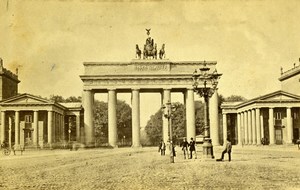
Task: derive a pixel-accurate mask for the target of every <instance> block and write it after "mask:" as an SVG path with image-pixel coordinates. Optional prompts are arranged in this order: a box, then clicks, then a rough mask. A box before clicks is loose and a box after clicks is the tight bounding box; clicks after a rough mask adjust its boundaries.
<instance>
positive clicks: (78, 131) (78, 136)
mask: <svg viewBox="0 0 300 190" xmlns="http://www.w3.org/2000/svg"><path fill="white" fill-rule="evenodd" d="M80 135H81V134H80V113H78V114H76V141H77V142H80Z"/></svg>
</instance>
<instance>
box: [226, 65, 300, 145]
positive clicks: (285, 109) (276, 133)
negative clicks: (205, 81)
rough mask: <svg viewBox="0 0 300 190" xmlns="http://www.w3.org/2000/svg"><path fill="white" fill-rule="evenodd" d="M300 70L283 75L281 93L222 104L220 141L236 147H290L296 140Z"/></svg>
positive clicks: (299, 121) (299, 120) (299, 133)
mask: <svg viewBox="0 0 300 190" xmlns="http://www.w3.org/2000/svg"><path fill="white" fill-rule="evenodd" d="M299 76H300V66H294V68H292V69H290V70H288V71H286V72H283V71H281V76H280V77H279V81H280V82H281V90H278V91H276V92H272V93H269V94H266V95H263V96H259V97H257V98H253V99H251V100H248V101H244V102H224V103H223V104H222V105H221V108H222V114H223V119H222V126H223V127H222V128H223V132H222V134H223V139H226V138H227V137H229V138H230V139H232V140H233V142H234V144H238V145H261V144H269V145H274V144H293V143H295V141H296V140H297V139H299V137H300V90H299V82H300V77H299Z"/></svg>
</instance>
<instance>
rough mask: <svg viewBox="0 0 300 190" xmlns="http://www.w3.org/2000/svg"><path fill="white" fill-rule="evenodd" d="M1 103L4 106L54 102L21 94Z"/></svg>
mask: <svg viewBox="0 0 300 190" xmlns="http://www.w3.org/2000/svg"><path fill="white" fill-rule="evenodd" d="M1 103H2V104H49V103H53V102H51V101H49V100H46V99H44V98H40V97H36V96H33V95H29V94H21V95H17V96H14V97H11V98H9V99H5V100H3V101H2V102H1Z"/></svg>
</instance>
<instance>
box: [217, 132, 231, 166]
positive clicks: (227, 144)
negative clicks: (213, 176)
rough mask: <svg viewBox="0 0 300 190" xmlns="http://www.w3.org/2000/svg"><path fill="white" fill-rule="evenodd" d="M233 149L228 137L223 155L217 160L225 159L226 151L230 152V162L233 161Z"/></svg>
mask: <svg viewBox="0 0 300 190" xmlns="http://www.w3.org/2000/svg"><path fill="white" fill-rule="evenodd" d="M231 149H232V145H231V142H230V139H229V138H227V143H226V146H225V149H224V150H223V152H222V156H221V158H220V159H217V161H223V159H224V155H225V154H226V153H228V161H229V162H230V161H231Z"/></svg>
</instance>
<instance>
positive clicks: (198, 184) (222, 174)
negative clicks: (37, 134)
mask: <svg viewBox="0 0 300 190" xmlns="http://www.w3.org/2000/svg"><path fill="white" fill-rule="evenodd" d="M221 151H222V147H214V153H215V156H216V158H218V157H219V156H220V154H221ZM201 154H202V153H201V147H198V158H197V159H187V160H184V159H183V155H182V152H181V151H180V148H179V147H177V157H176V158H175V163H173V164H171V163H169V156H168V155H166V156H160V155H159V153H158V152H157V148H156V147H155V148H154V147H153V148H140V149H132V148H118V149H89V150H78V151H69V150H56V151H49V150H48V151H46V150H43V151H26V152H24V155H22V156H21V155H16V156H13V155H10V156H8V157H7V156H2V155H1V157H0V189H22V190H23V189H128V190H132V189H133V190H135V189H143V190H144V189H300V169H299V168H300V151H298V150H297V148H296V146H291V147H284V146H274V147H268V146H261V147H255V146H249V147H233V153H232V162H228V161H227V155H225V159H226V160H225V161H224V162H216V161H215V160H209V161H204V160H203V159H202V158H201Z"/></svg>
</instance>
